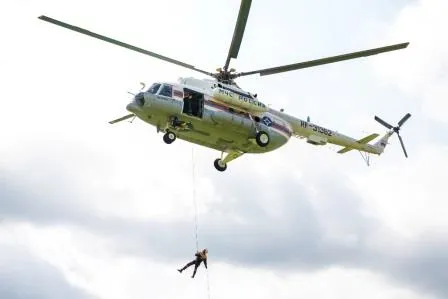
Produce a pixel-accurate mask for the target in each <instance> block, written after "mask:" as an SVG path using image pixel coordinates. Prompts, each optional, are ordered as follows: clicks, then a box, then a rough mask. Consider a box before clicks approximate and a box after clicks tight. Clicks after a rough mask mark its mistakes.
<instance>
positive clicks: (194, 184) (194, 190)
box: [191, 147, 210, 299]
mask: <svg viewBox="0 0 448 299" xmlns="http://www.w3.org/2000/svg"><path fill="white" fill-rule="evenodd" d="M191 168H192V180H193V202H194V210H195V213H194V215H195V216H194V223H195V238H196V251H199V238H198V226H199V225H198V223H199V220H198V218H199V217H198V203H197V200H196V172H195V163H194V147H192V148H191ZM206 272H207V295H208V299H210V279H209V274H208V269H207V271H206Z"/></svg>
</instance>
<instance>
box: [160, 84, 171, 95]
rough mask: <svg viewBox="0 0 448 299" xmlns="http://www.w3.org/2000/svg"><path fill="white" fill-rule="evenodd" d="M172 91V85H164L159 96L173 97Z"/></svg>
mask: <svg viewBox="0 0 448 299" xmlns="http://www.w3.org/2000/svg"><path fill="white" fill-rule="evenodd" d="M172 91H173V88H172V87H171V85H163V87H162V89H161V90H160V93H159V95H161V96H166V97H172Z"/></svg>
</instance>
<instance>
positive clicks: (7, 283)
mask: <svg viewBox="0 0 448 299" xmlns="http://www.w3.org/2000/svg"><path fill="white" fill-rule="evenodd" d="M0 252H1V256H2V258H0V298H8V299H22V298H23V299H25V298H26V299H31V298H32V299H53V298H66V299H94V298H95V297H93V296H91V295H89V294H87V293H85V292H84V291H83V290H81V289H78V288H76V287H73V286H71V285H70V284H69V283H68V282H67V281H65V279H64V278H63V277H62V274H61V273H60V272H59V271H58V270H57V269H55V268H54V267H53V266H51V265H49V264H47V263H46V262H44V261H42V260H39V259H38V258H36V257H33V256H32V255H30V254H29V253H27V252H25V251H23V250H19V249H18V248H15V247H13V246H5V245H1V246H0Z"/></svg>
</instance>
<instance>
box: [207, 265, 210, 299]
mask: <svg viewBox="0 0 448 299" xmlns="http://www.w3.org/2000/svg"><path fill="white" fill-rule="evenodd" d="M207 294H208V299H210V279H209V277H208V269H207Z"/></svg>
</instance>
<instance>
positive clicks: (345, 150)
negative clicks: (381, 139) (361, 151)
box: [338, 133, 379, 154]
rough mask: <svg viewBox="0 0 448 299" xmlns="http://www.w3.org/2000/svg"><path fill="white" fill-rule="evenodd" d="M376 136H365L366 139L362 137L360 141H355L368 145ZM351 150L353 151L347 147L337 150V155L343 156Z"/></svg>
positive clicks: (374, 134)
mask: <svg viewBox="0 0 448 299" xmlns="http://www.w3.org/2000/svg"><path fill="white" fill-rule="evenodd" d="M378 136H379V134H377V133H373V134H370V135H369V136H366V137H363V138H361V139H358V140H356V142H358V143H360V144H366V143H368V142H369V141H372V140H373V139H375V138H376V137H378ZM352 149H353V148H352V147H349V146H347V147H344V148H343V149H341V150H339V151H338V153H339V154H344V153H346V152H348V151H351V150H352Z"/></svg>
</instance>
